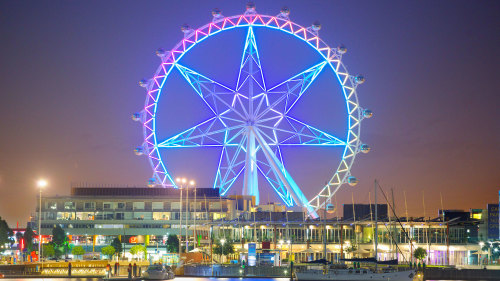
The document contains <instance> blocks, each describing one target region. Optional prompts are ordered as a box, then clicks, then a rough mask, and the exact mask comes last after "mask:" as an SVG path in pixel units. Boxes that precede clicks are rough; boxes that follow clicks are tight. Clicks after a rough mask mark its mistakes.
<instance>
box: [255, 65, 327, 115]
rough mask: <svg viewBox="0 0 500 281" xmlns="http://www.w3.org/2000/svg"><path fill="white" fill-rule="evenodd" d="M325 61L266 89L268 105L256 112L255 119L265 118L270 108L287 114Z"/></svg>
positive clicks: (321, 68)
mask: <svg viewBox="0 0 500 281" xmlns="http://www.w3.org/2000/svg"><path fill="white" fill-rule="evenodd" d="M326 63H327V62H326V61H324V62H321V63H318V64H317V65H314V66H312V67H310V68H309V69H307V70H304V71H302V72H301V73H299V74H297V75H294V76H292V77H291V78H289V79H287V80H285V81H283V82H281V83H279V84H278V85H276V86H274V87H272V88H271V89H269V90H268V91H267V98H268V106H267V107H266V109H264V110H263V111H262V112H261V113H259V112H257V116H258V117H257V119H262V118H265V117H266V114H268V113H269V112H270V111H271V110H276V111H278V112H283V113H284V114H287V113H288V111H290V110H291V109H292V107H293V106H294V105H295V103H296V102H297V101H298V100H299V99H300V97H301V96H302V95H303V94H304V92H305V91H306V90H307V88H309V86H311V84H312V83H313V82H314V80H315V79H316V77H317V76H318V74H319V73H320V72H321V71H322V70H323V68H324V67H325V65H326Z"/></svg>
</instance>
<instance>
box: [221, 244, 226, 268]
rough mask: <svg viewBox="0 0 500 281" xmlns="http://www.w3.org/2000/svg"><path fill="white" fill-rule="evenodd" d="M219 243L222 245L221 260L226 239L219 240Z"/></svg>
mask: <svg viewBox="0 0 500 281" xmlns="http://www.w3.org/2000/svg"><path fill="white" fill-rule="evenodd" d="M220 243H221V245H222V248H221V252H222V259H223V258H224V243H226V239H221V240H220ZM222 259H221V263H223V262H222Z"/></svg>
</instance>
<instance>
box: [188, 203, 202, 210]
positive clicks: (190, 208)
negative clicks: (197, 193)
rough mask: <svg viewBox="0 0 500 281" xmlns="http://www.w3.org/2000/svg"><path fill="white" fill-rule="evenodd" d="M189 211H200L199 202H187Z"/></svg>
mask: <svg viewBox="0 0 500 281" xmlns="http://www.w3.org/2000/svg"><path fill="white" fill-rule="evenodd" d="M189 210H191V211H199V210H201V202H196V204H195V202H189Z"/></svg>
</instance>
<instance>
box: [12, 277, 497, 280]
mask: <svg viewBox="0 0 500 281" xmlns="http://www.w3.org/2000/svg"><path fill="white" fill-rule="evenodd" d="M241 279H242V278H215V277H176V278H175V280H177V281H209V280H212V281H213V280H222V281H241ZM2 280H6V281H102V278H5V279H2ZM118 280H120V281H124V280H126V278H120V279H117V281H118ZM289 280H290V279H289V278H245V281H289ZM427 281H487V280H427Z"/></svg>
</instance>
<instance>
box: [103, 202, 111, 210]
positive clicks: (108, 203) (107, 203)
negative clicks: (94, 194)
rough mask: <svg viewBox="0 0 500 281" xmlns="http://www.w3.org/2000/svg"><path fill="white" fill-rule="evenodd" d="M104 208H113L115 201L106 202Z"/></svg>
mask: <svg viewBox="0 0 500 281" xmlns="http://www.w3.org/2000/svg"><path fill="white" fill-rule="evenodd" d="M102 207H103V208H104V209H113V202H104V204H103V205H102Z"/></svg>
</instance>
